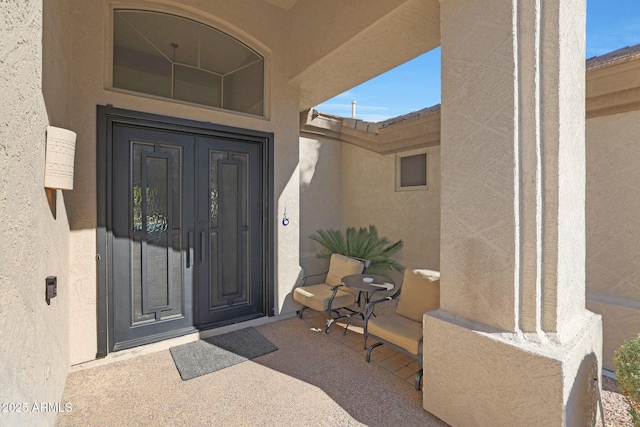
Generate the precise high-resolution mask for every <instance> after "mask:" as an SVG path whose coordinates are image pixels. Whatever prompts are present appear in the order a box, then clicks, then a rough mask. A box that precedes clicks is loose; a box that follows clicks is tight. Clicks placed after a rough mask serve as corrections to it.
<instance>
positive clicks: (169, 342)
mask: <svg viewBox="0 0 640 427" xmlns="http://www.w3.org/2000/svg"><path fill="white" fill-rule="evenodd" d="M295 315H296V313H295V312H294V313H287V314H282V315H279V316H271V317H267V316H262V317H259V318H257V319H252V320H247V321H244V322H240V323H234V324H232V325H226V326H221V327H218V328H212V329H207V330H201V331H196V332H193V333H190V334H188V335H182V336H179V337H175V338H169V339H166V340H164V341H158V342H154V343H151V344H145V345H141V346H138V347H133V348H128V349H125V350H120V351H115V352H111V353H109V354H107V356H105V357H103V358H101V359H94V360H89V361H86V362H82V363H78V364H75V365H72V366H71V369H70V370H69V372H70V373H71V372H76V371H82V370H84V369H89V368H95V367H98V366H103V365H110V364H111V363H116V362H121V361H124V360H129V359H134V358H136V357H139V356H144V355H147V354H153V353H158V352H160V351H165V350H169V349H170V348H171V347H176V346H178V345H182V344H187V343H190V342H195V341H198V340H200V339H205V338H209V337H212V336H215V335H222V334H225V333H227V332H233V331H237V330H239V329H244V328H248V327H250V326H260V325H265V324H268V323H273V322H277V321H279V320H284V319H288V318H290V317H294V316H295Z"/></svg>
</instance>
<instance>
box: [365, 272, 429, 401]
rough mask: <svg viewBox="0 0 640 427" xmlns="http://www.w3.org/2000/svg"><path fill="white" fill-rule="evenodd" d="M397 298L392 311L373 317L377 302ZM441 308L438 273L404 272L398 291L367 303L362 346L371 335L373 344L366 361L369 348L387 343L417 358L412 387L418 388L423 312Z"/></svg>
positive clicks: (369, 356)
mask: <svg viewBox="0 0 640 427" xmlns="http://www.w3.org/2000/svg"><path fill="white" fill-rule="evenodd" d="M396 297H397V298H398V306H397V307H396V310H395V312H392V313H387V314H384V315H380V316H378V317H372V314H373V309H374V307H375V305H376V304H379V303H381V302H384V301H389V300H391V299H394V298H396ZM439 307H440V273H439V272H438V271H433V270H410V269H406V270H405V271H404V279H403V281H402V286H401V287H400V290H399V291H398V292H396V293H395V294H394V295H392V296H389V297H386V298H383V299H380V300H377V301H374V302H371V303H369V304H367V310H366V313H367V314H366V316H365V320H364V345H365V348H366V346H367V339H368V338H373V339H375V340H376V341H378V342H376V343H374V344H372V345H371V346H370V347H369V348H368V349H367V356H366V360H367V362H370V361H371V351H372V350H373V349H374V348H376V347H378V346H381V345H382V344H384V345H387V346H389V347H391V348H393V349H395V350H397V351H399V352H401V353H404V354H406V355H408V356H411V357H412V358H414V359H416V360H417V361H418V364H419V365H420V370H419V371H418V372H417V373H416V379H415V388H416V390H420V381H421V379H422V315H423V314H424V313H426V312H427V311H431V310H435V309H437V308H439Z"/></svg>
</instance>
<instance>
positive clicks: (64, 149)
mask: <svg viewBox="0 0 640 427" xmlns="http://www.w3.org/2000/svg"><path fill="white" fill-rule="evenodd" d="M75 153H76V133H75V132H72V131H70V130H67V129H62V128H57V127H54V126H47V150H46V163H45V171H44V186H45V187H47V188H55V189H59V190H73V161H74V158H75Z"/></svg>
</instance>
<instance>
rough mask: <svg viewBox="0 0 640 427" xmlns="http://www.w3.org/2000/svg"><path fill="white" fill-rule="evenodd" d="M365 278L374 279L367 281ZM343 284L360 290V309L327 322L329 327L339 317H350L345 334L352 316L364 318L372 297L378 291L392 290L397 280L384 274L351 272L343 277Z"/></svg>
mask: <svg viewBox="0 0 640 427" xmlns="http://www.w3.org/2000/svg"><path fill="white" fill-rule="evenodd" d="M365 279H373V280H372V281H370V282H367V281H365ZM342 285H343V286H346V287H347V288H350V289H353V290H356V291H358V305H359V306H360V311H357V312H356V311H354V312H352V313H349V314H346V315H344V316H340V317H337V318H334V319H330V320H329V323H328V324H327V329H328V327H329V326H330V325H331V323H333V322H335V321H336V320H338V319H348V320H347V324H346V326H345V327H344V334H346V333H347V329H348V328H349V325H350V324H351V318H352V317H354V316H361V317H362V318H364V309H365V308H366V306H367V304H368V303H369V301H371V297H373V296H374V295H375V293H376V292H380V291H389V290H392V289H393V288H394V287H395V282H394V281H393V280H391V279H389V278H388V277H384V276H376V275H372V274H351V275H349V276H344V277H343V278H342ZM363 297H364V303H362V304H360V300H361V298H363Z"/></svg>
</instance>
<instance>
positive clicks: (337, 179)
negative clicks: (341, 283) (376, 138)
mask: <svg viewBox="0 0 640 427" xmlns="http://www.w3.org/2000/svg"><path fill="white" fill-rule="evenodd" d="M342 145H343V143H342V142H340V141H335V140H330V139H325V138H319V139H318V138H310V137H301V138H300V265H301V267H302V268H303V270H304V273H305V274H315V273H320V272H322V271H326V270H327V268H328V266H329V263H328V260H319V259H317V258H316V253H317V252H318V251H320V250H321V247H320V245H319V244H318V243H317V242H315V241H313V240H311V239H309V236H310V235H312V234H313V233H315V231H316V230H318V229H320V228H322V229H327V228H333V229H338V230H340V229H341V228H342V223H341V217H340V207H341V204H342V169H341V167H342V164H341V158H342V154H341V153H342Z"/></svg>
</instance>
